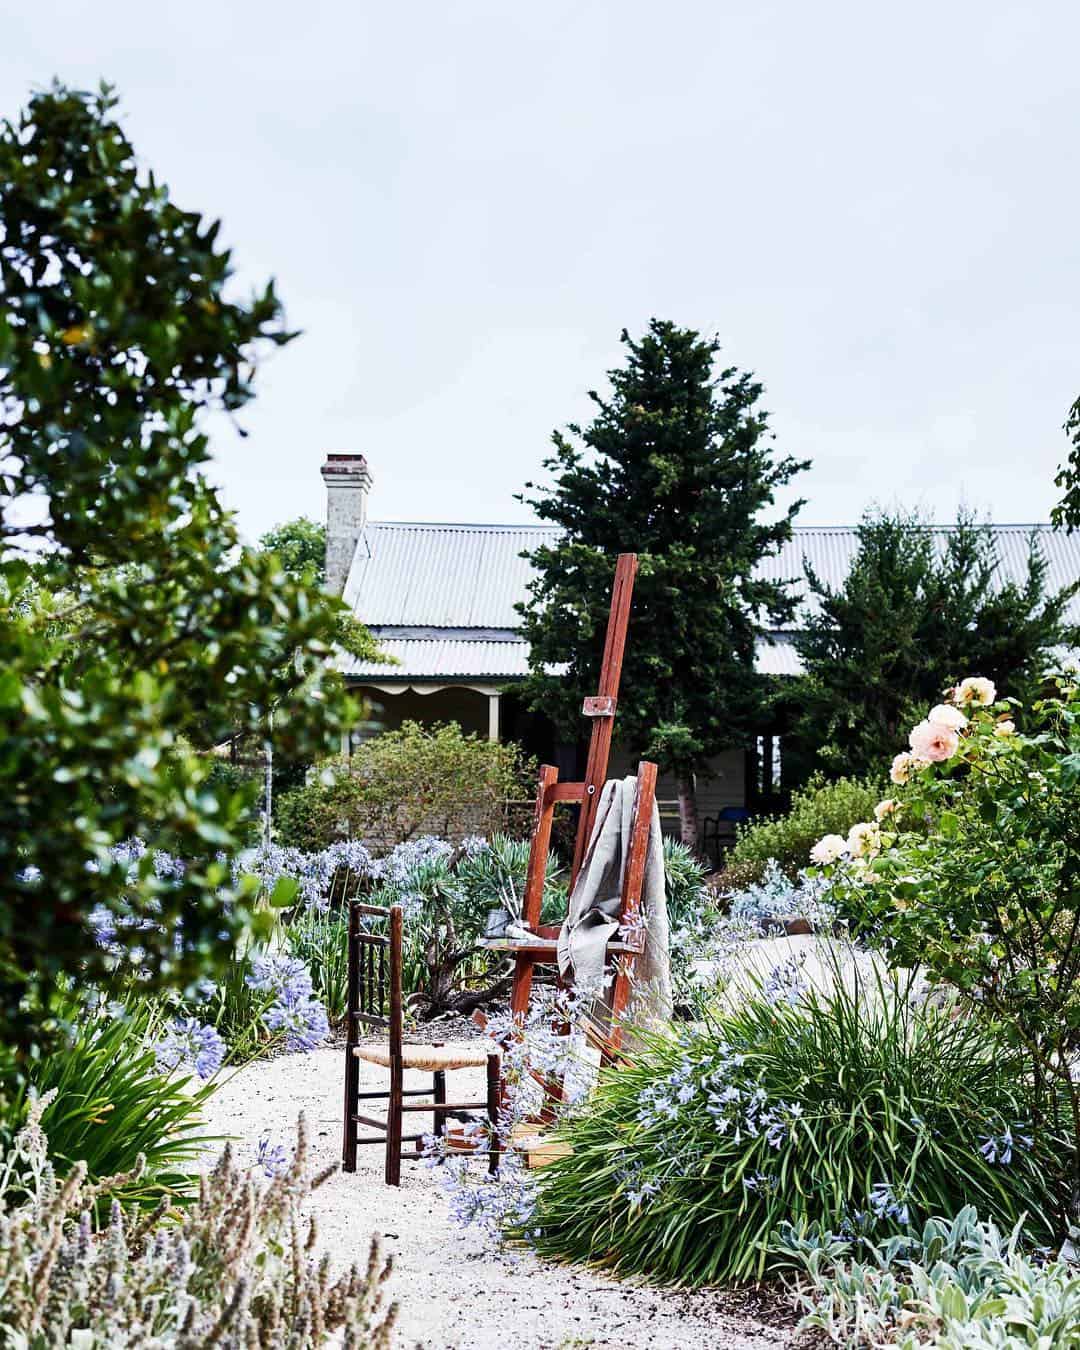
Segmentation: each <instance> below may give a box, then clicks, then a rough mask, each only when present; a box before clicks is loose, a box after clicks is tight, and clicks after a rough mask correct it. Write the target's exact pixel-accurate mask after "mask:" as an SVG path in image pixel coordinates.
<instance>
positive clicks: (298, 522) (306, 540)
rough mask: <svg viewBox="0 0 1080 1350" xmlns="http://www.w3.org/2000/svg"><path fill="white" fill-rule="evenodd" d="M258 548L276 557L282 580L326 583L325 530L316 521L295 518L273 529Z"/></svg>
mask: <svg viewBox="0 0 1080 1350" xmlns="http://www.w3.org/2000/svg"><path fill="white" fill-rule="evenodd" d="M259 547H260V548H262V549H266V550H267V551H268V552H270V553H276V554H277V556H278V558H279V559H280V561H281V566H282V569H283V571H284V572H285V574H286V576H290V577H293V578H294V579H295V580H297V581H299V580H300V579H301V578H303V577H305V576H310V577H312V578H314V580H315V581H317V582H318V583H319V585H320V586H321V585H322V584H323V582H324V581H325V580H326V526H325V525H321V524H320V523H319V522H318V521H315V520H309V519H308V517H307V516H297V517H296V519H295V520H287V521H285V523H284V524H283V525H275V526H274V528H273V529H272V530H267V532H266V533H265V534H264V535H263V536H262V537H261V538H260V540H259Z"/></svg>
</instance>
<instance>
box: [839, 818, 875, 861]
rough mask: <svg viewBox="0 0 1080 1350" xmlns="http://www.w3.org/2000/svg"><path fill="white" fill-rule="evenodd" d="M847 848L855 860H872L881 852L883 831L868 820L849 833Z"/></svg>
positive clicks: (854, 827) (854, 826) (861, 822)
mask: <svg viewBox="0 0 1080 1350" xmlns="http://www.w3.org/2000/svg"><path fill="white" fill-rule="evenodd" d="M847 846H848V852H849V853H850V854H851V856H852V857H853V858H872V857H873V856H874V854H875V853H880V852H881V831H880V830H879V829H878V827H877V826H876V825H874V824H872V823H871V822H870V821H868V820H864V821H860V823H859V824H858V825H852V827H851V829H850V830H849V831H848V837H847Z"/></svg>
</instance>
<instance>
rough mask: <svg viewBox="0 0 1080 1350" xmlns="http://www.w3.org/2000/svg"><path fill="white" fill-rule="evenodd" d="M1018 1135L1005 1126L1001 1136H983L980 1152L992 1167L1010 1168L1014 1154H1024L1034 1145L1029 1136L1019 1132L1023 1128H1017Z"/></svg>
mask: <svg viewBox="0 0 1080 1350" xmlns="http://www.w3.org/2000/svg"><path fill="white" fill-rule="evenodd" d="M1016 1128H1017V1133H1015V1134H1014V1133H1013V1131H1012V1130H1011V1129H1010V1128H1009V1126H1007V1125H1006V1126H1005V1128H1004V1129H1003V1130H1002V1132H1001V1133H1000V1134H989V1135H984V1136H983V1142H982V1144H981V1145H980V1146H979V1152H980V1153H981V1154H982V1155H983V1157H984V1158H985V1159H986V1161H987V1162H988V1163H990V1165H991V1166H992V1167H1008V1166H1009V1164H1010V1163H1011V1162H1012V1160H1013V1153H1014V1152H1015V1151H1017V1150H1019V1151H1021V1152H1023V1151H1025V1150H1027V1149H1029V1148H1031V1145H1032V1138H1031V1135H1029V1134H1021V1133H1019V1131H1020V1130H1021V1129H1022V1128H1023V1127H1022V1126H1019V1125H1018V1126H1017V1127H1016Z"/></svg>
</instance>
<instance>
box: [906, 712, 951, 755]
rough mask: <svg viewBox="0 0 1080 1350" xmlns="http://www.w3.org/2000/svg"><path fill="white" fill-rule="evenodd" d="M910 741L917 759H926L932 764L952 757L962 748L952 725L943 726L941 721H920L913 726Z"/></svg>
mask: <svg viewBox="0 0 1080 1350" xmlns="http://www.w3.org/2000/svg"><path fill="white" fill-rule="evenodd" d="M908 742H909V744H910V745H911V750H912V754H913V755H914V756H915V757H916V759H925V760H928V761H929V762H930V763H931V764H941V763H942V762H943V761H944V760H946V759H952V757H953V755H955V754H956V752H957V750H958V749H959V748H960V737H959V736H958V735H957V734H956V732H955V731H954V730H953V729H952V727H943V726H942V725H941V724H940V723H939V722H920V723H919V725H918V726H917V727H913V728H912V731H911V735H910V736H909V737H908Z"/></svg>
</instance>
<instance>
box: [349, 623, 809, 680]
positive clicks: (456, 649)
mask: <svg viewBox="0 0 1080 1350" xmlns="http://www.w3.org/2000/svg"><path fill="white" fill-rule="evenodd" d="M379 646H380V648H381V649H382V650H383V651H384V652H385V653H386V654H387V656H392V657H394V659H395V660H396V661H397V663H398V664H397V665H394V666H390V665H386V666H384V665H377V664H376V663H375V662H373V661H352V662H349V663H347V664H345V665H343V666H342V673H343V674H344V675H347V676H348V677H349V678H350V679H353V680H370V681H371V682H372V683H374V684H404V683H406V682H408V681H411V680H492V681H495V682H496V683H497V682H499V681H502V680H519V679H521V678H523V677H524V676H525V675H527V674H528V673H529V648H528V644H527V643H525V642H522V641H521V640H520V638H519V639H517V640H516V641H513V642H502V641H500V642H489V641H479V642H474V641H470V640H469V639H467V638H466V639H462V638H387V637H382V636H379ZM754 665H755V667H756V669H757V671H758V673H759V674H761V675H799V674H801V672H802V662H801V661H800V660H799V655H798V652H796V650H795V646H794V643H793V641H792V637H791V634H790V633H772V634H770V635H769V636H768V637H767V638H763V639H761V641H759V643H758V646H757V653H756V656H755V660H754Z"/></svg>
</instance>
